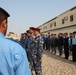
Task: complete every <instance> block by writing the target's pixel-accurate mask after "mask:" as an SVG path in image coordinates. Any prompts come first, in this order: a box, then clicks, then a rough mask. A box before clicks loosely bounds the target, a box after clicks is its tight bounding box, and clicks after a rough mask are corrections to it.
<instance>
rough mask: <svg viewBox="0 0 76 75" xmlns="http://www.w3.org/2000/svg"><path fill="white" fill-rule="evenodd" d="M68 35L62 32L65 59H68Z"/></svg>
mask: <svg viewBox="0 0 76 75" xmlns="http://www.w3.org/2000/svg"><path fill="white" fill-rule="evenodd" d="M68 40H69V37H68V34H67V33H64V42H63V43H64V54H65V59H68V57H69V43H68Z"/></svg>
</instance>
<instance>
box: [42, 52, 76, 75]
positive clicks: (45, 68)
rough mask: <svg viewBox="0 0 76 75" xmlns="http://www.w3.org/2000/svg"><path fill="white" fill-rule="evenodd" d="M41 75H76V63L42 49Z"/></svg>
mask: <svg viewBox="0 0 76 75" xmlns="http://www.w3.org/2000/svg"><path fill="white" fill-rule="evenodd" d="M42 72H43V75H76V63H73V62H71V61H70V60H65V59H63V57H59V56H57V55H54V54H52V53H51V52H47V51H44V53H43V57H42Z"/></svg>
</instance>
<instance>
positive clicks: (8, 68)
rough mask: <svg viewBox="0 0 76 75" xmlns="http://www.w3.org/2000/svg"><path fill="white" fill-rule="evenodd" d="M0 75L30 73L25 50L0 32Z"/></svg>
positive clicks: (25, 74)
mask: <svg viewBox="0 0 76 75" xmlns="http://www.w3.org/2000/svg"><path fill="white" fill-rule="evenodd" d="M0 75H31V72H30V69H29V63H28V60H27V56H26V53H25V50H24V49H23V48H22V47H21V46H20V45H19V44H18V43H16V42H14V41H11V40H9V39H6V38H5V37H4V35H3V34H2V33H0Z"/></svg>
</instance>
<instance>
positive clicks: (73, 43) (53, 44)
mask: <svg viewBox="0 0 76 75" xmlns="http://www.w3.org/2000/svg"><path fill="white" fill-rule="evenodd" d="M43 39H44V44H43V49H44V50H47V51H51V52H52V53H54V54H56V53H57V52H58V53H59V56H62V54H63V53H64V56H65V59H68V58H69V55H70V54H72V61H73V62H76V31H74V32H73V33H70V34H69V36H68V33H64V34H62V33H59V34H58V37H57V35H56V34H51V37H50V35H48V36H47V35H46V36H44V35H43Z"/></svg>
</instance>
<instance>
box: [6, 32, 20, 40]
mask: <svg viewBox="0 0 76 75" xmlns="http://www.w3.org/2000/svg"><path fill="white" fill-rule="evenodd" d="M6 37H7V38H13V39H14V40H18V41H19V40H20V37H18V36H17V34H15V33H13V32H9V34H7V35H6Z"/></svg>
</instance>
